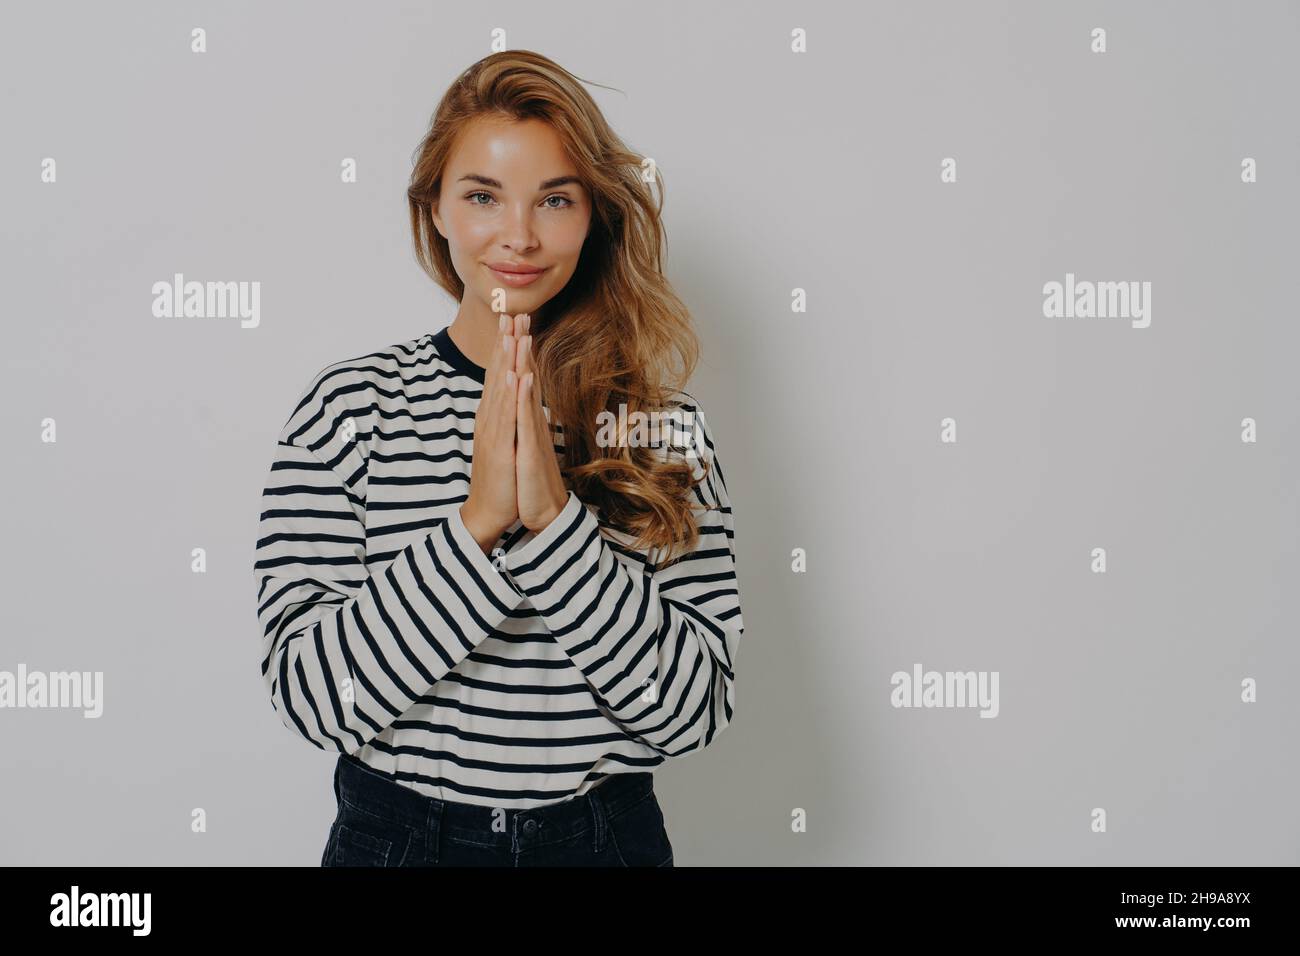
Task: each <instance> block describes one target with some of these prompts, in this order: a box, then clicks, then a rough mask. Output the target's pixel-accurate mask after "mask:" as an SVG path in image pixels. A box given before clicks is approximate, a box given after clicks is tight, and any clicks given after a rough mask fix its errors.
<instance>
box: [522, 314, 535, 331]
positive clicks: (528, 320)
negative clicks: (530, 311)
mask: <svg viewBox="0 0 1300 956" xmlns="http://www.w3.org/2000/svg"><path fill="white" fill-rule="evenodd" d="M532 322H533V317H532V316H531V315H525V316H524V331H525V332H527V331H528V326H529V325H531V324H532Z"/></svg>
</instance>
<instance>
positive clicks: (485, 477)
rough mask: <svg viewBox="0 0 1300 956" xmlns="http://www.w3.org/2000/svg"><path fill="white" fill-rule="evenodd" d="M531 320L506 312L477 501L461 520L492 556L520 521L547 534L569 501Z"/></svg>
mask: <svg viewBox="0 0 1300 956" xmlns="http://www.w3.org/2000/svg"><path fill="white" fill-rule="evenodd" d="M528 323H529V316H528V315H523V314H521V315H516V316H514V317H513V318H512V317H510V316H507V315H505V314H502V316H501V319H500V322H499V325H498V331H499V333H500V335H499V337H498V342H499V347H498V348H497V349H496V350H495V351H494V353H493V356H494V357H493V358H492V359H491V360H490V361H489V362H488V364H487V367H486V373H485V375H484V381H483V396H482V398H481V399H480V400H479V406H478V411H477V412H476V413H475V418H474V460H473V464H472V466H471V468H470V480H469V497H468V498H467V499H466V500H465V501H464V503H462V504H461V506H460V516H461V520H462V521H464V523H465V527H466V529H467V530H468V531H469V533H470V534H472V535H473V536H474V540H476V541H477V542H478V543H479V547H481V548H482V549H483V552H484V553H485V554H486V553H489V552H490V551H491V549H492V546H493V545H494V544H495V543H496V542H497V540H498V539H499V538H500V537H501V535H502V534H503V533H504V532H505V530H506V529H507V528H509V527H510V526H511V525H513V524H514V523H515V521H516V520H518V521H520V522H522V523H523V525H524V527H525V528H527V529H529V530H530V531H533V532H540V531H541V530H542V529H543V528H545V527H546V526H547V525H549V524H550V523H551V522H552V521H553V520H555V516H556V515H558V514H559V513H560V512H561V511H562V510H563V509H564V506H565V505H566V504H567V503H568V499H569V496H568V490H567V489H566V488H565V487H564V479H563V477H562V476H561V474H560V465H559V462H558V461H557V460H556V456H555V448H554V445H553V444H552V439H551V433H550V430H549V429H548V426H547V422H546V415H545V413H544V412H543V411H542V399H541V395H540V393H539V392H538V390H537V387H536V385H535V383H534V372H535V367H534V365H533V350H532V344H533V337H532V336H531V335H529V334H528Z"/></svg>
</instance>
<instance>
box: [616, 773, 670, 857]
mask: <svg viewBox="0 0 1300 956" xmlns="http://www.w3.org/2000/svg"><path fill="white" fill-rule="evenodd" d="M608 823H609V837H610V842H611V843H612V844H613V845H614V852H615V854H616V855H617V856H618V859H619V862H620V863H621V864H622V865H623V866H671V865H672V862H673V845H672V842H671V841H670V840H669V839H668V830H667V829H666V828H665V826H664V814H663V810H662V809H661V808H660V806H659V801H658V800H657V799H655V795H654V792H653V791H651V792H650V793H649V794H647V795H646V796H645V797H644V798H643V799H641V800H638V801H637V802H636V803H634V804H632V806H630V807H625V808H624V809H623V810H622V811H621V812H619V813H618V814H617V815H616V816H613V817H610V819H609V821H608Z"/></svg>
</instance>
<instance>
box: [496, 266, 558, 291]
mask: <svg viewBox="0 0 1300 956" xmlns="http://www.w3.org/2000/svg"><path fill="white" fill-rule="evenodd" d="M488 271H490V272H491V273H492V274H493V275H494V276H496V277H497V278H498V279H500V280H501V281H502V282H504V283H505V284H506V285H508V286H514V287H516V288H518V287H519V286H524V285H529V284H531V283H533V282H536V281H537V280H538V279H539V278H540V277H541V275H542V273H544V272H545V271H546V270H545V269H540V270H538V271H537V272H502V271H501V270H500V269H493V268H492V267H491V266H488Z"/></svg>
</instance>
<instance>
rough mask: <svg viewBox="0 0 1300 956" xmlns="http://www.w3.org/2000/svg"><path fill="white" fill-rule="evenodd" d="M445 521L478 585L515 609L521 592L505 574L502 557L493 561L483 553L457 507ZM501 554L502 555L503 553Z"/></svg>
mask: <svg viewBox="0 0 1300 956" xmlns="http://www.w3.org/2000/svg"><path fill="white" fill-rule="evenodd" d="M446 521H447V530H448V531H450V532H451V536H452V539H453V540H454V541H455V542H456V543H457V544H458V545H459V546H460V550H461V553H462V554H463V555H464V556H465V559H466V560H467V561H469V563H470V566H471V567H472V569H473V570H474V573H475V577H477V578H478V579H479V582H480V584H481V585H482V586H483V587H485V588H487V589H488V590H489V591H490V592H491V593H492V594H493V595H494V596H495V597H496V598H497V600H499V601H500V602H501V603H502V604H505V605H506V606H507V607H512V608H513V607H517V606H518V605H519V602H520V599H521V598H522V596H523V592H522V591H521V590H520V589H519V588H518V587H517V586H516V585H515V582H514V581H512V580H510V576H509V575H508V574H506V564H505V559H504V557H500V558H497V559H496V560H493V559H492V558H490V557H489V556H488V555H486V554H484V553H483V549H482V548H481V547H479V543H478V540H477V539H476V538H475V537H474V536H473V535H472V534H470V533H469V528H467V527H465V521H464V519H462V518H461V516H460V507H459V506H457V507H455V508H453V509H452V511H451V514H449V515H448V516H447V519H446ZM502 554H503V555H504V554H505V552H504V551H503V552H502Z"/></svg>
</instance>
